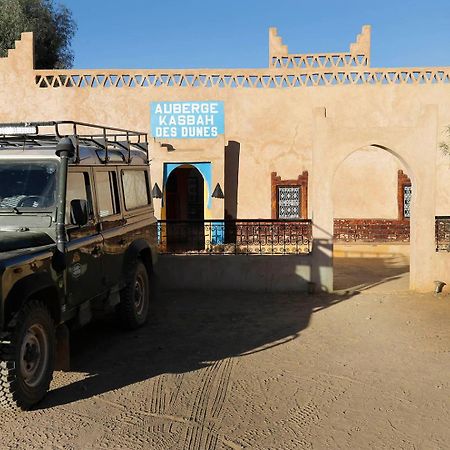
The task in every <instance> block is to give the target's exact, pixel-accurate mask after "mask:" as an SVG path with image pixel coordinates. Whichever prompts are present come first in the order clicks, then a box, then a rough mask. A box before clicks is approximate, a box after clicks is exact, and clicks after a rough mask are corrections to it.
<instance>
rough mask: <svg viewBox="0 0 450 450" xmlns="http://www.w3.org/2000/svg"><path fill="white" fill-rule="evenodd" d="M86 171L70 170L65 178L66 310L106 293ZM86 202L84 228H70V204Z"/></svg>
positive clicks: (89, 171) (100, 249) (71, 226)
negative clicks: (86, 212)
mask: <svg viewBox="0 0 450 450" xmlns="http://www.w3.org/2000/svg"><path fill="white" fill-rule="evenodd" d="M92 192H93V190H92V173H91V169H90V168H78V167H77V168H70V170H69V173H68V176H67V196H66V205H67V209H66V230H67V235H68V243H67V297H68V304H69V305H70V306H76V305H79V304H80V303H83V302H84V301H85V300H89V299H93V298H95V297H98V296H100V295H102V294H103V293H105V292H106V286H105V279H104V273H103V264H102V256H103V237H102V235H101V233H100V230H99V224H98V221H97V217H96V215H95V213H94V211H95V205H94V197H93V194H92ZM75 199H81V200H86V201H87V204H88V211H89V220H88V223H87V224H86V225H83V226H77V225H74V224H73V221H72V220H71V214H70V202H71V201H72V200H75Z"/></svg>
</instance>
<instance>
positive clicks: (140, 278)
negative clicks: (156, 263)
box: [117, 260, 150, 330]
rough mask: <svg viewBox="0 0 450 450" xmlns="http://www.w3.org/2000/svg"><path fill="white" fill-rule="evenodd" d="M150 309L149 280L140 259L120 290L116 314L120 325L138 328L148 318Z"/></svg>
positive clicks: (130, 328) (131, 328)
mask: <svg viewBox="0 0 450 450" xmlns="http://www.w3.org/2000/svg"><path fill="white" fill-rule="evenodd" d="M149 309H150V282H149V277H148V272H147V269H146V267H145V265H144V263H143V262H142V261H140V260H138V262H137V263H136V265H135V267H134V270H133V272H132V273H131V274H130V276H129V279H128V281H127V285H126V286H125V287H124V288H123V289H122V291H121V292H120V303H119V304H118V305H117V315H118V318H119V321H120V323H121V325H123V326H124V327H125V328H127V329H129V330H133V329H135V328H138V327H140V326H142V325H144V323H146V322H147V320H148V315H149Z"/></svg>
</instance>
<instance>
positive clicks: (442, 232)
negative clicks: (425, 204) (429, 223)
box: [435, 216, 450, 252]
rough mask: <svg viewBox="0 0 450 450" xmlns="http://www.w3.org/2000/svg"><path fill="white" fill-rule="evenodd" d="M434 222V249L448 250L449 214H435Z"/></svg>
mask: <svg viewBox="0 0 450 450" xmlns="http://www.w3.org/2000/svg"><path fill="white" fill-rule="evenodd" d="M435 224H436V251H437V252H443V251H447V252H450V216H437V217H436V218H435Z"/></svg>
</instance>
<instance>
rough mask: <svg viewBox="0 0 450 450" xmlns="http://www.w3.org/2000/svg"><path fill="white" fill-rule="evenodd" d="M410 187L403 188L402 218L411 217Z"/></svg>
mask: <svg viewBox="0 0 450 450" xmlns="http://www.w3.org/2000/svg"><path fill="white" fill-rule="evenodd" d="M411 193H412V191H411V186H403V217H405V218H406V219H409V218H410V217H411Z"/></svg>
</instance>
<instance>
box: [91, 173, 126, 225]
mask: <svg viewBox="0 0 450 450" xmlns="http://www.w3.org/2000/svg"><path fill="white" fill-rule="evenodd" d="M95 189H96V192H97V204H98V212H99V216H100V218H102V217H108V216H112V215H114V214H119V213H120V204H119V195H118V186H117V176H116V173H115V172H113V171H107V172H97V173H96V174H95Z"/></svg>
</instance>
